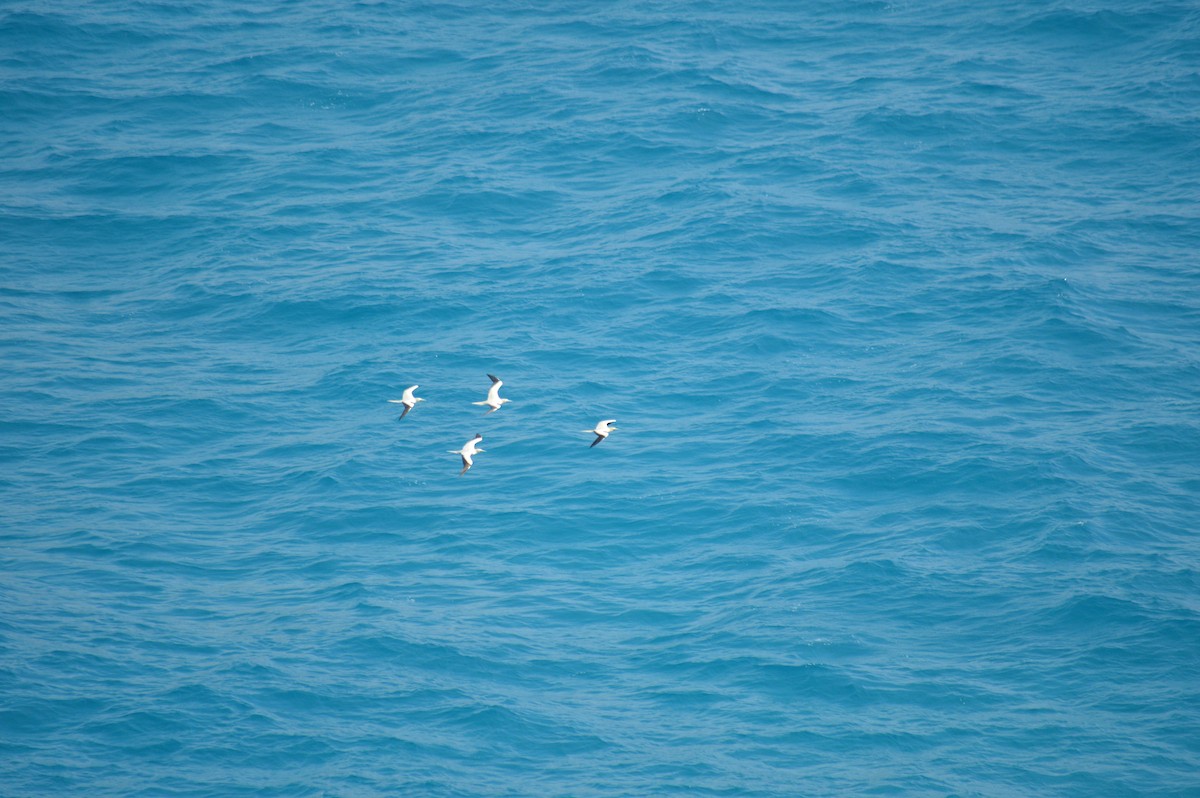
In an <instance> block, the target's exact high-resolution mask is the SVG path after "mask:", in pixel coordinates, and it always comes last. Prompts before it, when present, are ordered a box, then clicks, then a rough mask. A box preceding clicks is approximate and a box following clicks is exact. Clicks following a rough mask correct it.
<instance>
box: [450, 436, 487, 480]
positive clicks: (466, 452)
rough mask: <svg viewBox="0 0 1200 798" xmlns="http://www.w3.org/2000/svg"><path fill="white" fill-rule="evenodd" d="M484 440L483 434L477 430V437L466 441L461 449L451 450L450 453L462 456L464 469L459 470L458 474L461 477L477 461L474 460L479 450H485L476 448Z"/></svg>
mask: <svg viewBox="0 0 1200 798" xmlns="http://www.w3.org/2000/svg"><path fill="white" fill-rule="evenodd" d="M482 440H483V436H482V435H480V434H479V433H478V432H477V433H475V437H474V438H472V439H471V440H469V441H467V442H466V443H464V444H463V447H462V448H461V449H459V450H457V451H455V450H453V449H451V450H450V454H457V455H461V456H462V461H463V470H462V471H459V472H458V475H459V476H460V477H461V476H462V475H463V474H465V473H467V471H469V470H470V469H471V466H472V465H473V464H474V463H475V460H474V457H475V455H477V454H478V453H479V452H482V451H485V450H484V449H477V448H475V447H476V446H478V445H479V442H480V441H482Z"/></svg>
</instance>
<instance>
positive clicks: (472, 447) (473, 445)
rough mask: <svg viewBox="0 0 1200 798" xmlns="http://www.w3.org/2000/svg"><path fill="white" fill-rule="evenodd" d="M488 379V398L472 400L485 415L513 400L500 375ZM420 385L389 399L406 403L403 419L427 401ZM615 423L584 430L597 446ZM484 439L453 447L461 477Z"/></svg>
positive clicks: (406, 389)
mask: <svg viewBox="0 0 1200 798" xmlns="http://www.w3.org/2000/svg"><path fill="white" fill-rule="evenodd" d="M488 379H490V380H491V381H492V387H491V388H489V389H488V394H487V399H484V400H483V401H482V402H472V403H471V404H473V405H479V406H481V407H483V406H486V407H488V408H489V410H488V411H487V413H484V415H485V416H486V415H488V414H489V413H495V412H496V411H497V410H499V409H500V408H501V407H503V406H504V405H505V404H506V403H507V402H511V401H512V400H511V399H501V398H500V386H502V385H504V382H503V381H502V380H501V379H500V378H499V377H496V376H493V375H491V374H489V375H488ZM420 387H421V386H420V385H413V386H411V387H409V388H405V389H404V393H403V394H401V397H400V398H399V399H388V401H389V402H391V403H392V404H395V405H404V411H403V412H402V413H401V414H400V418H401V419H402V418H404V417H405V416H407V415H408V413H409V411H411V410H412V409H413V408H414V407H416V406H417V402H424V401H425V400H424V399H422V398H421V397H419V396H416V395H414V391H416V390H417V389H418V388H420ZM397 420H399V419H397ZM615 423H616V419H615V418H609V419H605V420H604V421H600V422H598V423H597V424H596V427H595V429H585V430H583V431H584V432H586V433H587V434H589V435H595V436H596V440H594V441H592V446H595V445H596V444H598V443H600V441H602V440H604V439H605V438H607V437H608V436H609V434H610V433H611V432H612V431H613V430H615V429H616V427H615V426H613V424H615ZM482 441H483V435H481V434H479V433H475V437H474V438H472V439H471V440H469V441H467V442H466V443H464V444H463V447H462V448H461V449H451V450H450V454H457V455H458V456H459V457H461V458H462V471H459V472H458V475H459V476H460V477H461V476H462V475H463V474H465V473H467V472H468V471H470V470H471V466H472V465H474V464H475V455H477V454H479V453H480V452H482V451H485V450H484V449H480V448H479V444H480V442H482ZM588 448H591V447H588Z"/></svg>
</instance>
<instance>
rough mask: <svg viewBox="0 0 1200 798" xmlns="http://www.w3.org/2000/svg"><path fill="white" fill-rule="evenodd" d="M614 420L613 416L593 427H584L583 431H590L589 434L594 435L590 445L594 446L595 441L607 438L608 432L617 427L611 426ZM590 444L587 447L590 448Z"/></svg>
mask: <svg viewBox="0 0 1200 798" xmlns="http://www.w3.org/2000/svg"><path fill="white" fill-rule="evenodd" d="M615 421H616V419H615V418H610V419H608V420H606V421H601V422H600V423H599V424H597V425H596V428H595V429H585V430H584V432H590V433H591V434H593V435H595V436H596V440H594V441H592V446H595V445H596V444H597V443H599V442H600V441H602V440H604V439H605V438H607V437H608V433H610V432H612V431H613V430H615V429H617V428H616V427H614V426H613V422H615ZM592 446H589V447H588V448H589V449H590V448H592Z"/></svg>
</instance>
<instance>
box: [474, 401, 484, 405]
mask: <svg viewBox="0 0 1200 798" xmlns="http://www.w3.org/2000/svg"><path fill="white" fill-rule="evenodd" d="M471 404H473V405H486V404H487V402H471Z"/></svg>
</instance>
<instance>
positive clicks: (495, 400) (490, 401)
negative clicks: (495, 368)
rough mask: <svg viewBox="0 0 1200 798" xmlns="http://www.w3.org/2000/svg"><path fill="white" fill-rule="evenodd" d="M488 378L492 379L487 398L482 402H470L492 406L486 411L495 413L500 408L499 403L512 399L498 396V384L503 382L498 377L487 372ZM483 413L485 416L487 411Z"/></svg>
mask: <svg viewBox="0 0 1200 798" xmlns="http://www.w3.org/2000/svg"><path fill="white" fill-rule="evenodd" d="M488 379H490V380H491V381H492V387H491V388H489V389H488V398H487V399H485V400H484V401H482V402H471V404H473V405H487V406H488V407H490V408H492V409H491V410H489V411H488V413H495V412H496V411H497V410H499V409H500V405H502V404H504V403H505V402H511V401H512V400H511V399H501V398H500V386H501V385H503V384H504V383H503V382H501V381H500V378H499V377H493V376H492V375H491V374H489V375H488ZM484 415H485V416H486V415H487V413H484Z"/></svg>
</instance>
